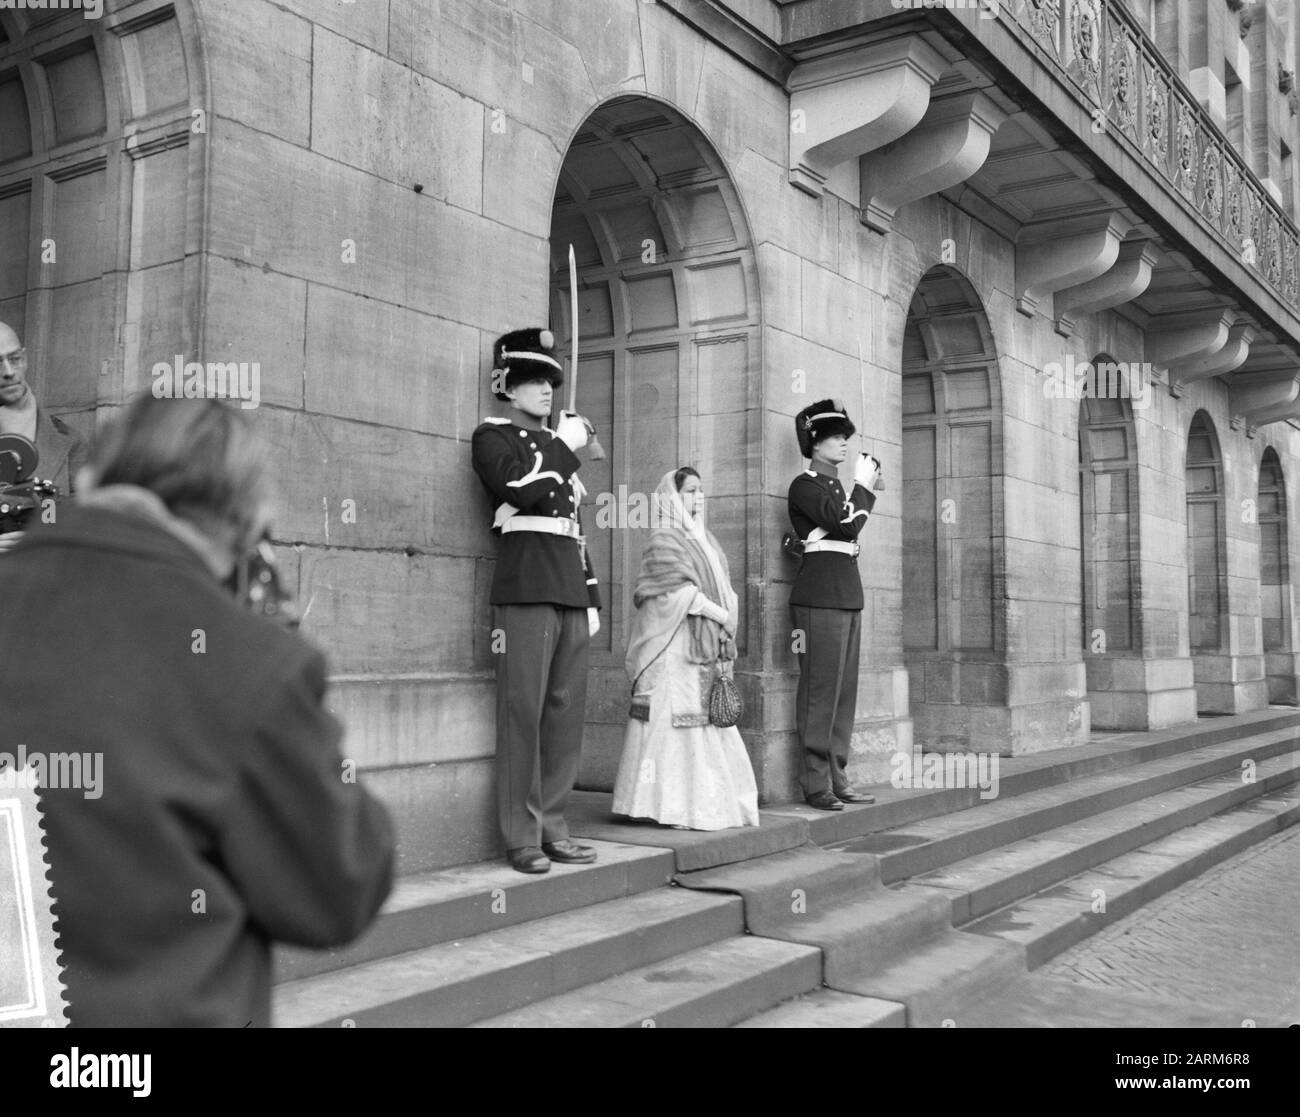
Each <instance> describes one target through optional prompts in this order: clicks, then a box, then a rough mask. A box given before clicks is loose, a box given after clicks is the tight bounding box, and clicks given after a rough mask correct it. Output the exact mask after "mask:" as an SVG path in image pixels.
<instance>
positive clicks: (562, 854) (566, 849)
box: [542, 838, 596, 865]
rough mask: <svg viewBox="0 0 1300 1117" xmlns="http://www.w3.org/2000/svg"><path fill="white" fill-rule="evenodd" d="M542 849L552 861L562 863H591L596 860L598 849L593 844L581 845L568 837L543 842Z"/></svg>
mask: <svg viewBox="0 0 1300 1117" xmlns="http://www.w3.org/2000/svg"><path fill="white" fill-rule="evenodd" d="M542 849H543V851H544V852H545V853H546V856H547V857H549V858H550V859H551V860H552V861H558V862H560V864H561V865H590V864H591V863H592V862H593V861H595V860H596V851H595V850H594V849H592V848H591V846H580V845H578V843H577V842H571V841H570V840H569V839H568V838H561V839H560V840H559V841H558V842H543V843H542Z"/></svg>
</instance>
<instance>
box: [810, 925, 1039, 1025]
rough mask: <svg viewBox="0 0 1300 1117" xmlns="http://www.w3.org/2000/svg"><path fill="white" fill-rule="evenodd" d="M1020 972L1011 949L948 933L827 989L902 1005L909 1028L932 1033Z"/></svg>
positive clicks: (1017, 954)
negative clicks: (925, 1029)
mask: <svg viewBox="0 0 1300 1117" xmlns="http://www.w3.org/2000/svg"><path fill="white" fill-rule="evenodd" d="M1025 972H1026V971H1025V952H1024V950H1022V949H1021V948H1020V947H1019V946H1017V945H1016V944H1014V943H1009V942H1002V941H1001V940H998V939H993V938H989V937H987V936H983V935H968V934H965V933H964V932H962V931H948V932H947V933H946V934H943V935H940V936H939V937H938V938H934V939H930V940H929V941H927V942H923V943H920V944H918V945H917V947H916V949H915V950H913V951H911V952H910V953H908V954H907V955H905V956H904V957H902V958H899V959H897V960H895V961H894V962H893V963H892V964H890V965H888V966H886V967H885V968H884V969H881V970H875V971H868V972H863V973H860V974H856V975H843V976H841V977H839V978H838V979H837V980H835V981H834V982H830V981H828V982H827V984H828V985H830V986H831V987H832V988H833V989H836V990H838V991H840V992H843V993H856V994H858V995H859V996H865V997H874V998H876V999H878V1000H884V1001H894V1002H897V1003H900V1004H903V1005H905V1006H906V1007H907V1026H908V1027H909V1028H933V1027H939V1026H941V1025H942V1024H943V1022H944V1021H945V1020H953V1019H956V1018H957V1016H958V1015H959V1014H960V1013H961V1012H962V1010H963V1009H964V1008H965V1006H967V1005H969V1004H971V1003H975V1002H978V1001H979V1000H981V999H984V998H987V997H991V996H993V995H994V994H996V993H997V991H998V990H1000V989H1002V988H1003V987H1005V986H1006V985H1008V984H1010V983H1011V982H1013V981H1017V980H1019V979H1020V978H1022V977H1023V976H1024V975H1025Z"/></svg>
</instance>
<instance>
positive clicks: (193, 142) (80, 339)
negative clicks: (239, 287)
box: [0, 0, 207, 433]
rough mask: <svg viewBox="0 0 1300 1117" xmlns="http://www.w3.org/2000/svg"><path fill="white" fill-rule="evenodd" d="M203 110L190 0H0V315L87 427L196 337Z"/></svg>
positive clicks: (55, 397)
mask: <svg viewBox="0 0 1300 1117" xmlns="http://www.w3.org/2000/svg"><path fill="white" fill-rule="evenodd" d="M205 113H206V82H205V80H204V78H203V73H202V63H201V51H200V46H199V39H198V31H197V22H196V20H195V19H194V17H193V14H192V12H191V10H190V3H189V0H175V2H159V0H142V2H139V3H132V4H129V5H128V4H115V3H113V2H111V0H110V2H109V3H107V4H106V5H105V12H104V15H103V17H102V18H100V19H93V20H92V19H86V18H85V16H84V13H83V12H82V11H81V10H78V9H66V10H64V9H60V10H32V9H21V8H20V9H16V10H14V11H3V12H0V320H3V321H6V322H8V323H10V324H11V325H13V326H15V327H16V328H17V329H18V330H19V333H20V335H21V336H22V337H23V340H24V343H25V344H26V346H27V348H28V350H29V352H30V354H31V380H32V383H33V386H34V388H35V390H36V392H37V394H38V397H39V398H40V400H41V402H42V404H43V405H45V406H46V407H48V408H50V409H51V410H53V411H57V412H61V413H63V414H65V415H69V416H70V417H71V420H72V422H73V423H74V425H77V426H79V427H80V428H81V429H82V431H83V432H84V433H90V430H91V427H92V426H93V422H94V412H95V410H96V408H97V407H99V406H101V405H105V404H115V403H119V402H120V401H121V400H122V399H123V398H124V397H125V396H126V395H127V394H129V393H131V392H133V391H135V390H138V389H139V388H142V387H144V386H146V385H147V383H148V375H147V369H148V367H149V363H150V362H151V361H153V360H157V359H162V355H163V354H164V353H166V354H174V353H176V352H182V351H185V352H192V351H193V350H194V348H195V339H196V337H197V336H198V326H199V317H200V310H199V308H200V306H201V274H202V273H201V269H202V258H201V247H202V229H203V210H204V203H203V189H204V182H205V174H204V165H205V159H206V143H205V140H206V128H207V121H206V116H205V115H204V114H205Z"/></svg>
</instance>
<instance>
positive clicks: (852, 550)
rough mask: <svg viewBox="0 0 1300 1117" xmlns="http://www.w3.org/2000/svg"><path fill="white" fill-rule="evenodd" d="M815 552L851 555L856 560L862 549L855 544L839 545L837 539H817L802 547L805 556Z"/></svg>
mask: <svg viewBox="0 0 1300 1117" xmlns="http://www.w3.org/2000/svg"><path fill="white" fill-rule="evenodd" d="M817 551H839V552H840V554H842V555H852V556H853V557H854V558H857V557H858V555H860V554H861V553H862V548H861V547H860V546H859V545H858V544H857V543H841V542H840V541H839V540H838V539H818V540H815V541H813V542H811V543H805V544H804V545H803V553H804V554H805V555H811V554H814V553H815V552H817Z"/></svg>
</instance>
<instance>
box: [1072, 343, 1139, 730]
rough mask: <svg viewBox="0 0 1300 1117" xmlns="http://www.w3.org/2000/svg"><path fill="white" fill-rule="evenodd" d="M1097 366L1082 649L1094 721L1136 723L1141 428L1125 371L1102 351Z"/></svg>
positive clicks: (1086, 491)
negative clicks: (1137, 425) (1130, 697)
mask: <svg viewBox="0 0 1300 1117" xmlns="http://www.w3.org/2000/svg"><path fill="white" fill-rule="evenodd" d="M1092 368H1093V369H1094V370H1098V375H1097V376H1096V379H1095V381H1094V384H1095V385H1096V386H1097V389H1098V390H1097V391H1096V393H1095V394H1094V395H1091V396H1088V395H1085V397H1084V398H1083V399H1082V400H1081V401H1080V403H1079V474H1080V476H1079V512H1080V527H1081V530H1080V536H1079V538H1080V542H1081V546H1080V560H1081V580H1082V589H1083V593H1082V601H1083V610H1082V621H1083V655H1084V662H1085V664H1086V666H1087V677H1088V700H1089V702H1090V704H1091V722H1092V724H1093V725H1094V726H1096V727H1097V728H1101V729H1131V728H1135V727H1141V726H1142V723H1141V721H1138V722H1137V723H1136V724H1135V722H1134V716H1135V714H1134V710H1133V709H1132V708H1131V707H1132V703H1131V702H1130V701H1128V700H1127V698H1126V696H1127V694H1128V692H1131V691H1132V692H1140V691H1142V690H1143V689H1144V685H1143V675H1142V669H1141V668H1142V665H1141V659H1142V647H1143V643H1142V610H1141V600H1142V593H1141V583H1140V569H1141V565H1140V562H1139V558H1140V555H1141V547H1140V543H1139V535H1138V531H1139V523H1140V519H1139V515H1138V460H1137V434H1136V430H1135V428H1134V425H1133V411H1132V407H1131V405H1130V403H1129V399H1130V397H1129V392H1128V389H1129V385H1128V384H1127V382H1126V379H1125V370H1124V369H1123V368H1122V367H1121V366H1119V365H1117V363H1116V362H1115V361H1114V360H1113V359H1112V358H1111V357H1109V356H1107V355H1106V354H1104V353H1102V354H1098V355H1097V356H1096V357H1094V358H1093V361H1092ZM1133 697H1135V698H1136V697H1137V696H1136V695H1134V696H1133Z"/></svg>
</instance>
